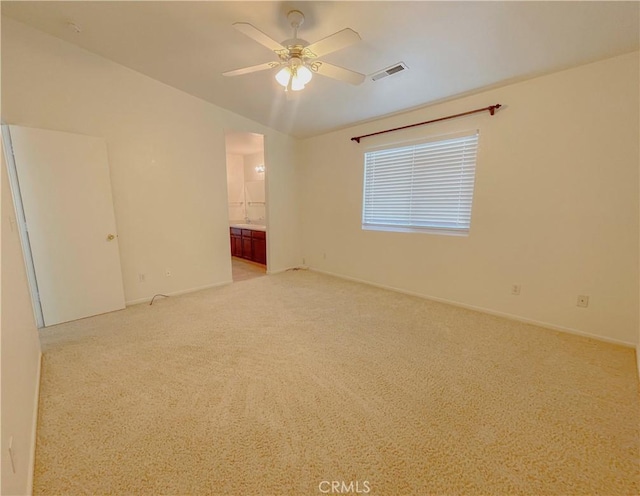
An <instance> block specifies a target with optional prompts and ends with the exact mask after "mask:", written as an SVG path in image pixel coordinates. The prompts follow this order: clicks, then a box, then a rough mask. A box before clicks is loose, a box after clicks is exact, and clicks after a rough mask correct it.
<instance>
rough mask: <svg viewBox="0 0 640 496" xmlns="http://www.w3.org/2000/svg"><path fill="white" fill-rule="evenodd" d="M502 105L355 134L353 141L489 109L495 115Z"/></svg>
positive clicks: (497, 104)
mask: <svg viewBox="0 0 640 496" xmlns="http://www.w3.org/2000/svg"><path fill="white" fill-rule="evenodd" d="M500 107H502V105H500V104H499V103H496V104H495V105H490V106H488V107H485V108H480V109H475V110H470V111H469V112H463V113H461V114H455V115H448V116H447V117H440V118H439V119H433V120H431V121H425V122H418V123H417V124H409V125H408V126H402V127H394V128H393V129H386V130H385V131H378V132H377V133H371V134H365V135H363V136H354V137H353V138H351V141H355V142H356V143H360V140H361V139H362V138H368V137H369V136H376V135H378V134H384V133H390V132H392V131H400V130H401V129H409V128H410V127H416V126H424V125H425V124H431V123H433V122H439V121H446V120H447V119H454V118H455V117H462V116H463V115H469V114H477V113H478V112H485V111H487V110H488V111H489V113H490V114H491V115H493V114H495V113H496V110H498V109H499V108H500Z"/></svg>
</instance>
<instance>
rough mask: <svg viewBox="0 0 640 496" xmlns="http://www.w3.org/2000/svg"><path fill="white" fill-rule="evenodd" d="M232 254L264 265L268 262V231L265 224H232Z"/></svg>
mask: <svg viewBox="0 0 640 496" xmlns="http://www.w3.org/2000/svg"><path fill="white" fill-rule="evenodd" d="M229 234H230V236H231V255H232V256H234V257H239V258H244V259H246V260H251V261H252V262H256V263H259V264H262V265H266V264H267V233H266V229H265V226H260V225H257V224H232V225H231V226H230V227H229Z"/></svg>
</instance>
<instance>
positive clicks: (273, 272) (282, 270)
mask: <svg viewBox="0 0 640 496" xmlns="http://www.w3.org/2000/svg"><path fill="white" fill-rule="evenodd" d="M308 268H309V267H307V266H306V265H296V266H295V267H287V268H286V269H277V270H267V275H268V276H272V275H274V274H282V273H283V272H286V271H288V270H296V269H299V270H307V269H308Z"/></svg>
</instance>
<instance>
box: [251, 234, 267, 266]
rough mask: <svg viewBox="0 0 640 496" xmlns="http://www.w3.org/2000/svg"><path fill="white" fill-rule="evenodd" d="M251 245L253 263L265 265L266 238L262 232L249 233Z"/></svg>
mask: <svg viewBox="0 0 640 496" xmlns="http://www.w3.org/2000/svg"><path fill="white" fill-rule="evenodd" d="M251 244H252V245H253V261H254V262H258V263H260V264H263V265H266V264H267V236H266V233H264V232H262V231H251Z"/></svg>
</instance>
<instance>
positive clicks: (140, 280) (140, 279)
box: [138, 274, 147, 282]
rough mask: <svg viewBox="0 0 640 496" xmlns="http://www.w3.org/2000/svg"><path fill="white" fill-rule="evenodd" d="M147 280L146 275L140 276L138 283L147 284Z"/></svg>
mask: <svg viewBox="0 0 640 496" xmlns="http://www.w3.org/2000/svg"><path fill="white" fill-rule="evenodd" d="M146 280H147V276H146V274H138V282H145V281H146Z"/></svg>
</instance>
